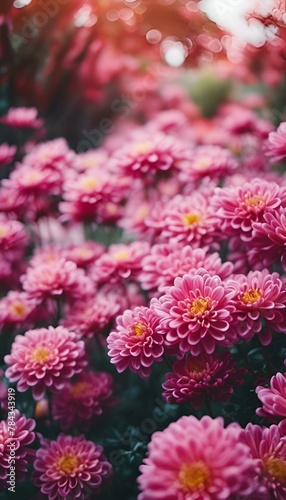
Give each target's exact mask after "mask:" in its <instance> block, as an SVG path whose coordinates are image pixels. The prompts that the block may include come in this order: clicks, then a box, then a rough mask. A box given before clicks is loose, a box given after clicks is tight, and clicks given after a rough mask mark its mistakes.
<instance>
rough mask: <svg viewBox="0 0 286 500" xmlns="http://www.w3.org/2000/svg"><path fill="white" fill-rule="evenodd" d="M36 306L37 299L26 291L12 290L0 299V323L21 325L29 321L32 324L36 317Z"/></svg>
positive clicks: (3, 325)
mask: <svg viewBox="0 0 286 500" xmlns="http://www.w3.org/2000/svg"><path fill="white" fill-rule="evenodd" d="M36 307H37V301H36V300H35V299H32V298H31V297H29V296H28V295H27V294H26V293H25V292H18V291H14V290H11V291H9V292H8V294H7V296H6V297H3V298H2V299H0V325H1V326H2V327H5V326H7V325H15V326H16V327H19V326H21V325H23V324H25V325H26V324H27V322H28V324H30V323H31V322H32V321H33V319H35V310H36ZM33 317H34V318H33Z"/></svg>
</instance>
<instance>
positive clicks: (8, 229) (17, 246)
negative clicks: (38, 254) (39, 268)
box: [0, 216, 30, 261]
mask: <svg viewBox="0 0 286 500" xmlns="http://www.w3.org/2000/svg"><path fill="white" fill-rule="evenodd" d="M29 240H30V236H29V233H28V231H27V229H26V228H25V226H24V224H22V222H20V221H18V220H13V219H6V218H5V217H4V216H2V217H0V252H2V253H3V254H4V255H5V257H7V259H8V260H10V261H14V260H20V259H21V258H22V257H23V254H24V252H25V249H26V247H27V245H28V243H29Z"/></svg>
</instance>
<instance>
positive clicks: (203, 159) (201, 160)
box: [181, 145, 238, 182]
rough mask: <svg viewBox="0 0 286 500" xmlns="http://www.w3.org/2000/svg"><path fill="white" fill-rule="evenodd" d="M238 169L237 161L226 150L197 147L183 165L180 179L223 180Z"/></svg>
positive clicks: (215, 147) (188, 180) (186, 180)
mask: <svg viewBox="0 0 286 500" xmlns="http://www.w3.org/2000/svg"><path fill="white" fill-rule="evenodd" d="M237 168H238V161H237V160H236V159H235V157H234V156H233V154H232V153H231V152H230V151H229V150H228V149H224V148H221V147H219V146H208V145H207V146H199V147H197V148H196V149H195V150H194V151H193V152H192V155H191V156H190V158H188V161H185V162H184V163H183V167H182V175H181V179H182V180H184V181H185V182H190V181H195V182H196V181H199V180H201V179H203V178H204V177H211V178H212V179H214V178H223V177H226V176H227V175H230V174H232V173H233V172H234V171H235V170H236V169H237Z"/></svg>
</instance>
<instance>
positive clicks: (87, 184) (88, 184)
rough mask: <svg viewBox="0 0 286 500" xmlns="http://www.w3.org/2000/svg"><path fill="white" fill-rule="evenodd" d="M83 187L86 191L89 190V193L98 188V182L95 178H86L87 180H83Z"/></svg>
mask: <svg viewBox="0 0 286 500" xmlns="http://www.w3.org/2000/svg"><path fill="white" fill-rule="evenodd" d="M81 185H82V187H83V188H84V189H87V190H88V191H92V190H93V189H95V188H96V187H97V186H98V182H97V180H96V179H94V178H93V177H86V178H85V179H83V180H82V184H81Z"/></svg>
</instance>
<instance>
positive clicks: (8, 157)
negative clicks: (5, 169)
mask: <svg viewBox="0 0 286 500" xmlns="http://www.w3.org/2000/svg"><path fill="white" fill-rule="evenodd" d="M16 151H17V148H16V146H9V144H7V143H6V142H4V143H3V144H0V167H2V166H3V165H9V163H11V161H12V160H13V158H14V156H15V154H16Z"/></svg>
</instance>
